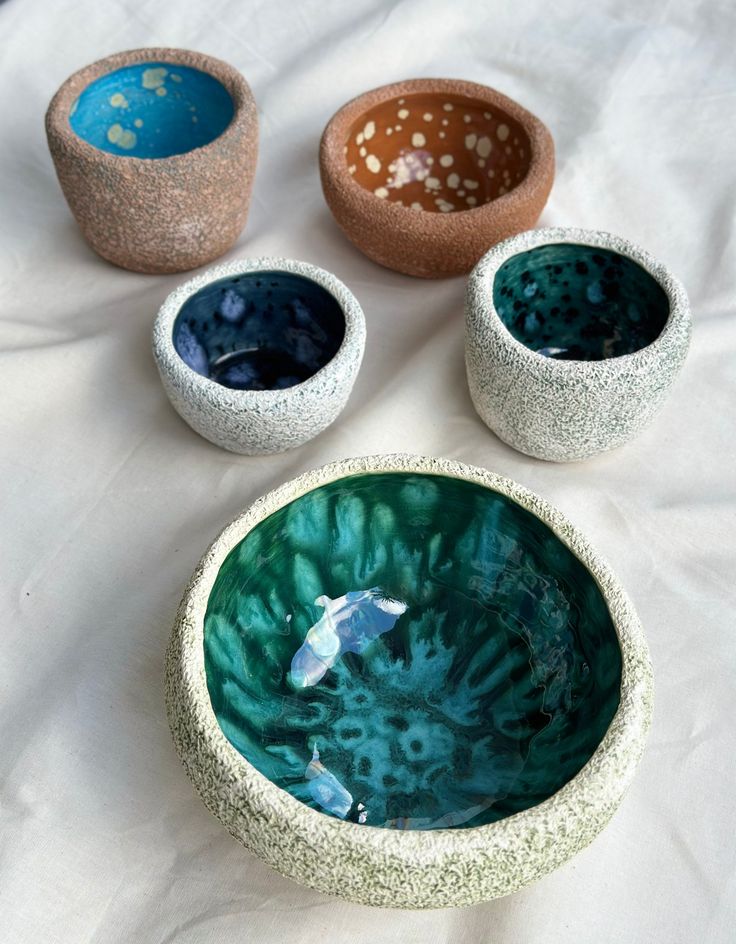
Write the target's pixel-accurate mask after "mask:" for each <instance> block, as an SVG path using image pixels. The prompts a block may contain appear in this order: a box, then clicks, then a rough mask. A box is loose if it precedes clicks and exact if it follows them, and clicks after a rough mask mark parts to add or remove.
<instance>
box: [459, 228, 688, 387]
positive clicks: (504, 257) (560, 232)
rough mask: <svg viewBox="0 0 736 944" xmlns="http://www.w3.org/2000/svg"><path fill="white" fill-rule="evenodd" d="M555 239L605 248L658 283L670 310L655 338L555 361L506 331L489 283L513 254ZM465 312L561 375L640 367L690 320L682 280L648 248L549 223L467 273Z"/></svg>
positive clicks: (494, 250)
mask: <svg viewBox="0 0 736 944" xmlns="http://www.w3.org/2000/svg"><path fill="white" fill-rule="evenodd" d="M558 244H568V245H580V246H589V247H590V248H598V249H608V250H612V251H613V252H616V253H618V254H619V255H621V256H624V257H625V258H627V259H629V260H630V261H631V262H634V263H635V264H636V265H638V266H639V267H640V268H641V269H643V270H644V271H645V272H646V273H647V274H648V275H650V276H651V277H652V278H653V279H654V281H655V282H656V283H657V284H658V285H659V287H660V288H661V289H662V291H663V292H664V293H665V295H666V297H667V302H668V304H669V313H668V315H667V320H666V321H665V323H664V326H663V327H662V330H661V331H660V332H659V334H658V335H657V337H656V338H655V339H654V340H653V341H651V342H650V343H649V344H646V345H644V347H640V348H638V349H637V350H635V351H631V352H629V353H627V354H620V355H618V356H616V357H604V358H601V359H600V360H575V359H570V360H567V359H565V360H558V359H557V358H554V357H546V356H545V355H544V354H539V353H538V352H537V351H533V350H532V349H531V348H529V347H527V346H526V345H525V344H524V343H522V342H521V341H519V340H518V339H517V338H515V337H514V335H513V334H512V333H511V332H510V331H509V329H508V328H507V326H506V325H505V324H504V322H503V320H502V319H501V317H500V315H499V314H498V311H497V309H496V306H495V303H494V301H493V287H494V282H495V279H496V275H497V273H498V270H499V269H500V268H501V266H502V265H503V264H504V263H505V262H507V261H508V260H509V259H511V258H513V257H514V256H517V255H520V254H521V253H524V252H528V251H529V250H531V249H538V248H539V247H540V246H551V245H558ZM466 299H467V313H468V317H471V316H472V317H473V318H475V319H476V320H477V321H479V322H482V323H483V324H485V325H486V326H488V327H490V328H491V330H492V331H493V333H494V335H495V337H496V338H497V339H498V340H501V341H502V342H503V343H504V344H505V345H507V346H509V347H511V348H513V350H514V351H515V352H517V353H518V354H519V356H521V357H522V358H524V359H525V360H526V361H527V362H530V363H531V364H532V365H533V366H534V368H535V369H536V370H537V371H542V372H544V373H547V374H550V375H554V376H558V377H559V376H560V375H563V374H570V373H575V374H581V373H585V374H589V375H591V376H595V375H598V374H600V373H603V372H606V373H608V371H609V370H610V369H611V367H614V366H615V367H616V368H620V369H629V368H637V367H644V366H648V365H649V364H651V363H652V362H653V361H654V360H655V359H658V358H659V357H660V356H661V355H662V354H663V353H664V352H665V351H666V350H667V349H668V348H669V346H670V343H671V342H672V341H673V340H674V338H675V336H676V335H679V333H680V331H681V329H682V326H683V323H685V324H688V323H689V321H690V306H689V302H688V297H687V293H686V292H685V288H684V286H683V285H682V283H681V282H680V280H679V279H678V278H677V277H676V276H675V275H674V274H673V273H672V272H671V271H670V270H669V269H668V268H667V266H666V265H665V264H664V263H662V262H660V261H659V260H658V259H656V258H655V257H654V256H653V255H652V254H651V253H649V252H648V251H647V250H646V249H643V248H642V247H641V246H639V245H637V243H634V242H632V241H631V240H629V239H626V238H625V237H623V236H617V235H616V234H614V233H608V232H604V231H600V230H590V229H583V228H581V227H576V226H552V227H543V228H540V229H531V230H527V231H526V232H524V233H519V234H517V235H516V236H511V237H510V238H509V239H505V240H503V242H500V243H498V245H496V246H493V247H492V248H491V249H489V250H488V252H486V253H485V255H483V256H482V257H481V258H480V260H479V261H478V262H477V263H476V265H475V267H474V269H473V270H472V272H471V273H470V275H469V277H468V282H467V287H466Z"/></svg>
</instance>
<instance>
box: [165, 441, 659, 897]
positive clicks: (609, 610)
mask: <svg viewBox="0 0 736 944" xmlns="http://www.w3.org/2000/svg"><path fill="white" fill-rule="evenodd" d="M181 612H182V614H183V615H182V616H181V617H180V621H179V624H178V626H177V628H176V630H175V633H174V636H173V637H172V643H171V648H170V651H169V659H168V679H169V681H168V686H169V711H170V717H171V723H172V730H173V732H174V737H175V740H176V741H177V745H178V747H179V750H180V752H181V753H182V756H183V759H184V763H185V765H186V767H187V769H188V771H189V774H190V776H191V777H192V779H193V780H194V782H195V784H196V785H197V786H198V789H199V790H200V792H201V793H202V795H203V798H204V800H205V802H206V803H207V804H208V806H209V807H210V808H211V809H213V811H214V812H215V813H216V815H218V816H219V817H220V818H221V819H222V820H223V822H225V824H226V825H227V826H228V828H229V829H230V830H231V832H233V834H234V835H236V837H237V838H240V839H241V840H242V841H243V842H244V843H245V844H246V845H247V846H249V848H251V849H253V851H255V852H256V853H257V854H258V855H261V856H262V857H263V858H264V859H265V860H266V861H267V862H269V864H271V865H273V866H274V867H275V868H277V869H278V870H279V871H282V872H283V873H284V874H286V875H289V876H291V877H293V878H295V879H297V880H298V881H302V882H304V883H306V884H309V885H312V886H313V887H316V888H319V889H321V890H323V891H329V892H331V893H333V894H338V895H340V896H342V897H345V898H348V899H351V900H357V901H363V902H366V903H369V904H381V905H393V906H403V907H439V906H442V905H448V904H451V905H452V904H468V903H470V902H472V901H480V900H484V899H486V898H492V897H496V896H497V895H500V894H505V893H507V892H509V891H513V890H514V889H515V888H517V887H520V886H521V885H523V884H526V883H527V882H528V881H531V880H533V879H534V878H536V877H539V875H542V874H544V873H545V872H546V871H549V870H550V869H551V868H553V867H554V866H555V865H557V864H559V863H560V862H561V861H564V859H565V858H567V857H568V856H569V855H572V854H573V853H574V852H575V851H576V850H577V849H579V848H581V847H582V846H583V845H585V844H586V843H587V842H589V841H590V840H591V839H592V838H593V836H594V835H595V834H596V833H597V832H598V831H599V829H600V828H602V826H603V825H604V823H605V821H606V820H607V819H608V817H609V816H610V815H611V813H612V812H613V809H614V808H615V806H616V805H617V804H618V802H619V800H620V798H621V795H622V793H623V790H624V788H625V786H626V784H627V782H628V780H629V779H630V776H631V775H632V774H633V768H634V765H635V763H636V761H637V759H638V756H639V754H640V752H641V749H642V746H643V739H644V735H645V731H646V728H647V725H648V719H649V712H650V686H651V677H650V669H649V666H648V661H647V652H646V645H645V643H644V641H643V638H642V636H641V630H640V627H639V625H638V622H637V620H636V617H635V615H634V613H633V610H631V608H630V605H629V604H628V601H626V600H625V597H624V596H623V595H622V594H621V591H620V588H619V587H618V585H617V584H616V582H615V578H613V576H612V575H611V574H610V572H609V571H608V570H607V568H605V565H603V564H602V563H601V562H600V561H599V560H598V559H597V557H596V556H595V555H594V553H593V552H592V551H591V550H590V548H589V547H588V546H587V544H586V543H585V542H584V539H582V537H580V535H579V534H578V533H577V532H575V531H574V529H572V526H570V525H569V524H568V523H567V522H565V521H564V519H562V516H560V515H559V513H557V512H555V511H554V510H553V509H551V508H550V507H549V506H547V505H545V504H544V503H543V502H541V501H540V500H539V499H537V498H536V497H535V496H533V495H531V493H529V492H527V491H526V490H525V489H522V488H521V487H520V486H517V485H515V484H514V483H511V482H509V481H508V480H505V479H500V478H498V477H496V476H492V475H490V474H489V473H486V472H484V471H482V470H478V469H473V468H471V467H468V466H462V465H460V464H458V463H452V462H449V461H444V460H430V459H418V458H413V457H407V456H398V457H396V456H395V457H391V456H379V457H374V458H367V459H361V460H350V461H346V462H344V463H336V464H335V465H333V466H329V467H327V468H325V469H322V470H319V471H318V472H315V473H311V474H308V475H306V476H302V477H301V478H300V479H297V480H296V481H294V482H292V483H289V484H288V485H286V486H284V487H282V488H281V489H278V490H276V491H275V492H272V493H271V494H270V495H268V496H266V498H265V499H262V500H261V502H259V503H258V504H257V505H256V506H254V507H253V508H252V509H251V510H250V511H249V512H246V513H245V515H243V516H241V518H239V519H238V520H237V521H236V522H234V523H233V524H232V525H231V526H230V527H229V528H228V529H226V531H225V532H223V534H222V535H221V537H220V538H219V539H218V541H217V542H215V545H213V548H212V549H211V550H210V552H209V553H208V555H207V556H206V558H205V562H204V570H203V571H202V570H200V571H198V574H197V576H196V577H195V580H194V583H193V584H192V585H191V586H190V588H189V590H188V592H187V597H186V598H185V605H184V606H183V608H182V611H181ZM185 676H186V677H187V678H189V677H192V678H194V677H196V678H200V679H201V683H199V684H198V687H197V691H196V692H192V691H191V689H189V690H187V689H186V688H182V678H183V677H185ZM205 679H206V681H205ZM192 725H196V726H197V729H198V730H199V731H200V732H202V737H201V738H200V740H199V741H198V742H197V743H196V744H195V743H194V741H193V740H192V739H191V738H190V733H188V732H190V729H191V726H192ZM614 758H615V759H616V760H615V761H614ZM225 785H227V786H225ZM256 811H259V812H258V813H256ZM370 827H377V828H370ZM271 832H273V834H274V837H273V838H272V840H271V841H270V842H269V838H268V834H269V833H271ZM276 835H278V841H277V842H276V839H275V836H276ZM433 837H436V838H433ZM274 843H276V844H275V845H274ZM450 860H453V861H454V862H455V867H456V868H457V869H458V870H459V871H460V872H462V875H463V881H462V882H458V883H454V882H453V881H452V879H451V878H450V879H449V880H448V868H447V865H448V862H449V861H450Z"/></svg>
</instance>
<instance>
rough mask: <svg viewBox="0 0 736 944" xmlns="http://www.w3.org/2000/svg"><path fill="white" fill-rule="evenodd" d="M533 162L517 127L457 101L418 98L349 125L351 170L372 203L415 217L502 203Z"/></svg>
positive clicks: (384, 105)
mask: <svg viewBox="0 0 736 944" xmlns="http://www.w3.org/2000/svg"><path fill="white" fill-rule="evenodd" d="M530 158H531V148H530V144H529V138H528V136H527V134H526V132H525V131H524V129H523V128H522V127H521V124H520V123H519V122H518V121H516V120H515V119H513V118H512V117H511V116H510V115H508V114H507V113H506V112H504V111H503V110H502V109H500V108H499V107H491V106H490V105H488V104H485V103H483V102H478V101H474V100H473V99H471V98H466V97H464V96H460V95H453V94H450V93H446V94H442V95H440V94H433V93H425V94H415V95H411V94H409V95H405V96H401V97H398V98H395V99H392V100H390V101H386V102H381V103H380V104H379V105H376V106H375V107H373V108H371V109H370V110H369V111H367V112H366V113H365V114H364V115H361V117H360V119H359V120H358V121H357V122H356V123H355V124H354V125H353V127H352V129H351V131H350V135H349V138H348V141H347V144H346V147H345V159H346V161H347V163H348V170H349V172H350V173H351V174H352V175H353V177H354V179H355V180H356V181H357V182H358V183H359V184H360V185H361V186H363V187H365V188H366V189H367V190H370V191H372V192H373V193H374V194H375V195H376V196H378V197H383V198H384V199H386V200H390V201H391V202H393V203H402V204H404V205H405V206H408V207H411V208H412V209H415V210H429V211H432V212H438V213H451V212H454V211H457V210H471V209H473V208H474V207H476V206H480V205H481V204H484V203H489V202H490V201H491V200H494V199H495V198H496V197H500V196H503V194H505V193H507V192H508V191H509V190H511V189H512V188H513V187H515V186H516V185H517V184H519V183H520V182H521V181H522V180H523V179H524V177H525V176H526V173H527V170H528V168H529V162H530Z"/></svg>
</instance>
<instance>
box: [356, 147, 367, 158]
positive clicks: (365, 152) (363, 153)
mask: <svg viewBox="0 0 736 944" xmlns="http://www.w3.org/2000/svg"><path fill="white" fill-rule="evenodd" d="M367 153H368V151H366V149H365V148H364V147H362V148H361V149H360V150H359V151H358V154H360V156H361V157H365V156H366V154H367Z"/></svg>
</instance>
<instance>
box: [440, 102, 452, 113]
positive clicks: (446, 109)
mask: <svg viewBox="0 0 736 944" xmlns="http://www.w3.org/2000/svg"><path fill="white" fill-rule="evenodd" d="M442 107H443V108H444V109H445V111H452V108H453V106H452V105H451V104H450V103H449V102H445V104H444V105H443V106H442Z"/></svg>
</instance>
